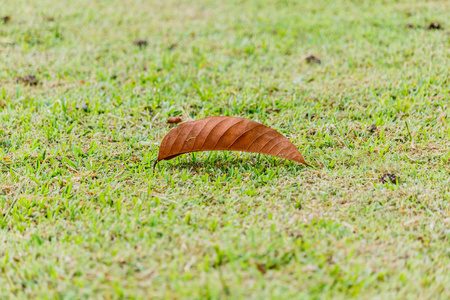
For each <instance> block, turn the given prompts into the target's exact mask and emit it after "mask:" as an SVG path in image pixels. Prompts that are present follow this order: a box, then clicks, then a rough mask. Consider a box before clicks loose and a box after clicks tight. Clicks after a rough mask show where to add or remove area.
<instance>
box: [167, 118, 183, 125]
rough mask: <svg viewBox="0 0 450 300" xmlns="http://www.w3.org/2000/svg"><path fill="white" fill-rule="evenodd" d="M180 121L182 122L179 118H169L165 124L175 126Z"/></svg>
mask: <svg viewBox="0 0 450 300" xmlns="http://www.w3.org/2000/svg"><path fill="white" fill-rule="evenodd" d="M181 120H182V118H181V117H169V118H167V123H168V124H177V123H180V122H181Z"/></svg>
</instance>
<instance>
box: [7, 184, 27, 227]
mask: <svg viewBox="0 0 450 300" xmlns="http://www.w3.org/2000/svg"><path fill="white" fill-rule="evenodd" d="M23 185H24V183H22V184H21V185H20V187H19V189H18V190H17V193H16V196H15V197H14V200H13V202H12V203H11V205H10V206H9V208H8V210H7V211H6V214H5V215H4V216H3V220H2V223H3V224H4V223H5V221H6V219H7V218H8V216H9V213H10V212H11V210H12V209H13V208H14V206H15V205H16V203H17V199H19V195H20V192H22V188H23Z"/></svg>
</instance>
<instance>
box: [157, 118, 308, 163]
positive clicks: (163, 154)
mask: <svg viewBox="0 0 450 300" xmlns="http://www.w3.org/2000/svg"><path fill="white" fill-rule="evenodd" d="M215 150H233V151H245V152H254V153H262V154H268V155H272V156H278V157H281V158H285V159H289V160H293V161H296V162H299V163H301V164H304V165H308V164H307V163H306V162H305V160H304V159H303V156H302V155H301V154H300V152H299V151H298V149H297V147H295V146H294V144H292V143H291V141H289V140H288V139H287V138H286V137H284V136H283V135H281V134H280V133H278V132H277V131H275V130H273V129H271V128H269V127H267V126H265V125H262V124H260V123H258V122H255V121H252V120H248V119H242V118H237V117H209V118H206V119H201V120H197V121H191V122H184V123H181V124H180V125H179V126H178V127H177V128H174V129H172V130H171V131H170V132H169V133H168V134H167V135H166V136H165V137H164V139H163V141H162V142H161V146H160V147H159V154H158V159H157V160H156V162H155V164H154V166H156V164H157V163H158V162H159V161H161V160H169V159H172V158H175V157H177V156H178V155H181V154H184V153H190V152H198V151H215Z"/></svg>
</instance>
